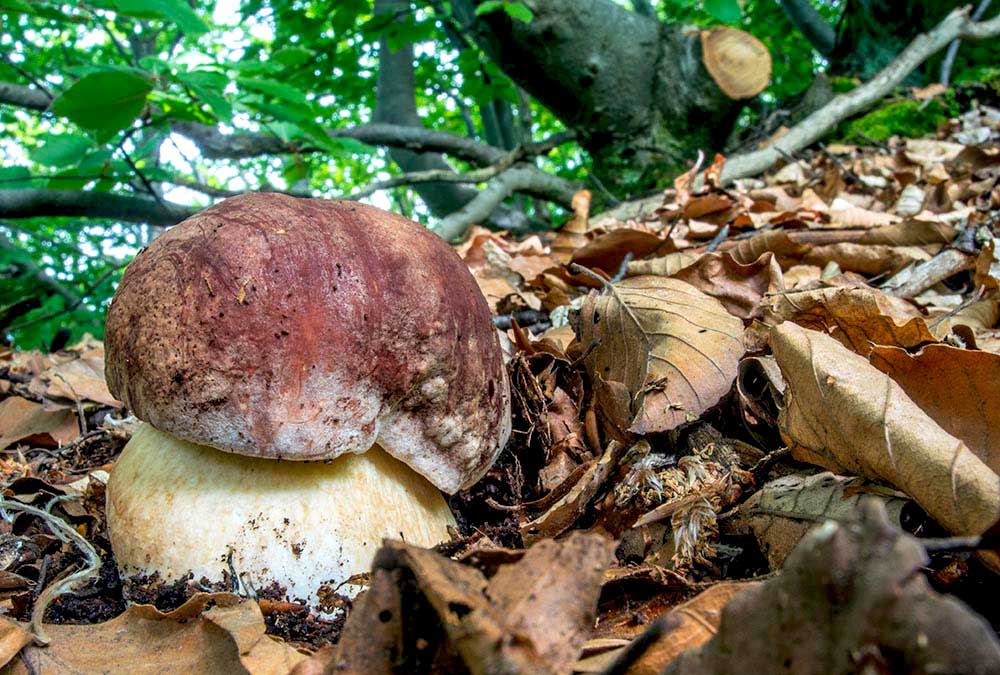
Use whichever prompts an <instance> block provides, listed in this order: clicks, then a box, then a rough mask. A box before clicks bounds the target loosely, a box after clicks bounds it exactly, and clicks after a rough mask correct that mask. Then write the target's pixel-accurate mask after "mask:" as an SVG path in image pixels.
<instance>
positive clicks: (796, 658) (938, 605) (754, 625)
mask: <svg viewBox="0 0 1000 675" xmlns="http://www.w3.org/2000/svg"><path fill="white" fill-rule="evenodd" d="M845 351H846V350H845ZM927 562H928V559H927V554H926V553H925V552H924V549H923V547H922V546H921V545H920V543H919V542H918V540H916V539H914V538H913V537H910V536H909V535H906V534H903V533H902V532H900V531H899V530H898V529H896V528H894V527H893V526H892V525H891V524H890V523H889V520H888V518H887V517H886V515H885V511H884V509H882V507H881V505H879V504H878V503H872V502H866V503H865V504H864V506H863V513H862V518H861V523H860V524H854V525H852V524H839V523H836V522H835V521H828V522H827V523H826V524H824V525H822V526H820V527H817V528H816V529H814V530H813V531H812V532H811V533H810V534H809V536H807V537H806V539H804V540H803V541H802V543H801V544H800V545H799V546H798V547H796V549H795V551H793V552H792V554H791V555H790V556H789V557H788V560H787V561H786V563H785V567H784V570H783V571H782V573H781V575H779V576H776V577H773V578H771V579H768V580H767V581H765V582H763V583H762V584H761V585H759V586H756V587H754V588H751V589H749V590H747V591H745V592H743V593H741V594H739V595H737V596H736V597H735V598H733V599H732V600H731V601H730V602H729V603H728V604H727V605H726V606H725V608H724V609H723V610H722V621H721V622H720V624H719V628H718V633H717V634H716V635H715V637H713V638H712V639H711V640H710V641H708V642H706V643H705V644H703V645H702V646H701V647H699V648H697V649H691V650H688V651H685V652H683V653H682V654H681V655H680V656H679V657H678V658H676V659H675V660H674V661H673V662H671V663H670V665H669V666H668V667H667V668H666V669H665V670H664V671H663V674H664V675H681V674H683V675H724V674H725V675H728V674H730V673H796V674H797V675H821V674H824V675H825V674H827V673H855V672H900V673H920V674H926V675H930V673H964V674H966V675H977V674H979V675H986V674H987V673H990V674H992V673H996V672H997V668H998V666H997V664H1000V641H998V640H997V635H996V633H994V632H993V629H992V628H991V627H990V625H989V624H988V623H987V622H986V620H985V619H983V618H982V617H981V616H979V615H977V614H975V613H974V612H973V611H972V610H970V609H969V608H968V607H966V606H965V605H964V604H962V603H961V602H959V601H958V600H956V599H955V598H953V597H950V596H946V595H940V594H938V593H936V592H934V591H933V590H931V588H930V586H929V585H928V583H927V580H926V578H925V577H924V575H923V574H921V573H920V572H921V569H922V568H923V567H924V566H926V565H927ZM862 663H863V664H865V665H866V666H867V669H866V668H863V667H862Z"/></svg>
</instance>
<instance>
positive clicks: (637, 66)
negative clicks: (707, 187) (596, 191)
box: [452, 0, 740, 196]
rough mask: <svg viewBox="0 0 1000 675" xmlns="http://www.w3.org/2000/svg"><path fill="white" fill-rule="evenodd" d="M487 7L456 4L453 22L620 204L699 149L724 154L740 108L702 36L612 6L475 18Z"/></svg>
mask: <svg viewBox="0 0 1000 675" xmlns="http://www.w3.org/2000/svg"><path fill="white" fill-rule="evenodd" d="M481 1H482V0H456V1H455V2H453V3H452V7H453V11H454V12H455V15H456V18H458V19H459V21H461V22H463V23H465V24H466V25H468V26H469V31H470V34H471V35H473V37H474V39H475V40H476V42H477V43H478V44H479V45H480V47H481V48H482V49H483V50H484V51H486V53H487V54H489V55H490V57H491V58H492V59H493V60H494V61H495V62H496V63H497V65H498V66H500V67H501V68H502V69H503V70H504V72H506V73H507V74H508V75H509V76H510V77H511V78H512V79H513V80H514V81H515V82H517V83H518V84H519V85H520V86H521V87H523V88H524V89H525V90H526V91H527V92H529V93H530V94H531V95H533V96H534V97H535V98H537V99H538V100H539V101H540V102H541V103H542V104H543V105H545V106H546V107H547V108H549V109H550V110H551V111H552V112H553V113H554V114H555V115H556V116H557V117H558V118H559V119H560V120H561V121H562V122H563V123H564V124H566V125H567V126H568V127H570V128H572V129H574V130H575V131H576V132H577V134H578V137H579V138H580V141H581V143H582V144H583V145H584V147H585V148H586V149H587V150H588V151H589V152H590V153H591V155H592V157H593V159H594V169H595V172H596V174H597V176H598V178H599V179H600V180H601V181H602V182H604V183H605V184H607V185H608V186H609V187H611V188H612V190H613V191H614V192H616V193H617V194H618V195H619V196H621V195H625V194H627V193H629V192H634V191H639V190H643V189H646V188H648V187H649V186H651V185H653V184H655V183H657V182H658V181H660V180H661V179H664V178H667V177H672V176H674V175H676V173H677V172H678V171H679V170H681V169H683V168H685V165H686V162H688V161H690V160H691V158H693V157H694V156H695V155H696V154H697V151H698V150H699V149H702V150H706V151H712V150H716V149H718V147H719V146H720V144H721V141H720V140H719V139H724V137H725V136H726V135H727V134H726V133H725V132H727V131H728V130H729V128H730V127H731V126H732V124H733V122H734V121H735V116H736V114H737V113H738V110H739V107H740V106H739V104H738V103H737V102H735V101H732V100H731V99H729V98H728V97H727V96H726V95H725V94H724V93H723V92H722V91H721V90H720V89H719V88H718V86H716V84H715V82H714V81H713V80H712V78H711V76H710V75H709V74H708V71H707V70H705V67H704V66H703V65H702V62H701V47H700V42H699V37H698V35H697V33H696V32H685V31H684V30H683V28H682V27H681V26H675V25H666V24H662V23H660V22H659V21H657V20H656V19H655V18H653V17H650V16H644V15H641V14H639V13H636V12H631V11H629V10H627V9H625V8H624V7H621V6H619V5H617V4H615V3H614V2H612V0H525V4H527V5H528V7H529V8H530V9H531V10H532V12H533V13H534V18H533V19H532V21H531V22H530V23H525V22H522V21H517V20H514V19H512V18H511V17H510V16H508V15H507V13H506V12H503V11H494V12H488V13H486V14H484V15H481V16H476V14H475V7H476V5H478V4H479V3H480V2H481ZM720 131H722V132H723V133H720Z"/></svg>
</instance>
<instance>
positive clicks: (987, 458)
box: [869, 345, 1000, 473]
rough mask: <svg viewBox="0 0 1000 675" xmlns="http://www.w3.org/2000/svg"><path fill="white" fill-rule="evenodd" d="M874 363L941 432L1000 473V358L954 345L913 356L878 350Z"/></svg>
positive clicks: (895, 350) (900, 351) (928, 348)
mask: <svg viewBox="0 0 1000 675" xmlns="http://www.w3.org/2000/svg"><path fill="white" fill-rule="evenodd" d="M869 359H870V360H871V363H872V365H873V366H875V367H876V368H878V369H879V370H881V371H882V372H883V373H885V374H886V375H888V376H889V377H891V378H892V379H893V380H894V381H895V382H896V384H898V385H899V386H900V387H901V388H902V389H903V391H905V392H906V395H907V396H909V397H910V399H912V400H913V402H914V403H916V404H917V405H918V406H920V409H921V410H923V411H924V412H925V413H927V415H929V416H930V417H931V419H933V420H934V421H935V422H937V423H938V424H939V425H940V426H941V428H942V429H944V430H945V431H947V432H948V433H949V434H951V435H952V436H954V437H956V438H958V439H959V440H961V441H962V442H963V443H965V445H966V446H967V447H968V448H969V450H971V451H972V452H973V453H975V455H976V456H977V457H979V459H981V460H983V462H985V463H986V465H987V466H989V467H990V468H991V469H993V471H994V472H997V473H1000V424H997V421H998V420H1000V355H997V354H991V353H990V352H980V351H970V350H967V349H958V348H956V347H952V346H951V345H927V346H926V347H924V348H923V349H921V350H920V351H919V352H917V353H915V354H911V353H909V352H907V351H906V350H904V349H900V348H898V347H885V346H878V345H876V346H874V347H873V348H872V353H871V355H870V356H869Z"/></svg>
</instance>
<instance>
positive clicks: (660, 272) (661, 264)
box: [625, 251, 701, 277]
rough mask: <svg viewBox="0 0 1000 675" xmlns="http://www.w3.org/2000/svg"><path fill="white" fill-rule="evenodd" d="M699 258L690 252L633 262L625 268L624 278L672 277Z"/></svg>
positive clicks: (678, 252)
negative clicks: (649, 275)
mask: <svg viewBox="0 0 1000 675" xmlns="http://www.w3.org/2000/svg"><path fill="white" fill-rule="evenodd" d="M699 257H701V256H700V255H699V254H697V253H691V252H690V251H675V252H674V253H668V254H666V255H663V256H660V257H658V258H650V259H649V260H633V261H632V262H630V263H629V264H628V265H626V267H625V276H626V277H640V276H642V275H644V274H653V275H656V276H660V277H672V276H673V275H675V274H676V273H677V272H680V271H681V270H682V269H684V268H685V267H687V266H688V265H690V264H692V263H694V262H695V261H696V260H698V258H699Z"/></svg>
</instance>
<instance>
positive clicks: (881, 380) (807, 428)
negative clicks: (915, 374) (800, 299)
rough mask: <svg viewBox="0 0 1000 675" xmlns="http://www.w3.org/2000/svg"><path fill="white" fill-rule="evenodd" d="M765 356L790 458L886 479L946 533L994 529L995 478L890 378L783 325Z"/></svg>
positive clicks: (998, 497) (823, 338) (812, 334)
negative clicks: (779, 399) (779, 379)
mask: <svg viewBox="0 0 1000 675" xmlns="http://www.w3.org/2000/svg"><path fill="white" fill-rule="evenodd" d="M771 348H772V350H773V351H774V357H775V359H776V360H777V362H778V365H779V366H780V367H781V372H782V374H783V375H784V377H785V382H786V383H787V385H788V390H787V392H786V397H785V404H786V407H785V409H784V410H782V412H781V416H780V419H779V424H780V427H781V432H782V435H783V436H785V437H786V439H787V442H788V444H789V446H791V447H792V452H793V454H794V455H795V457H796V458H797V459H799V460H801V461H806V462H809V463H811V464H816V465H818V466H822V467H824V468H826V469H828V470H830V471H834V472H836V473H845V472H846V473H851V474H855V475H861V476H866V477H869V478H874V479H878V480H884V481H887V482H889V483H891V484H893V485H895V486H896V487H897V488H899V489H900V490H902V491H903V492H905V493H906V494H907V495H909V496H910V497H912V498H913V499H914V501H916V502H917V503H918V504H920V506H922V507H923V509H924V510H925V511H927V513H928V514H930V515H931V517H933V518H934V519H935V520H937V521H938V522H939V523H940V524H941V525H943V526H944V527H945V528H947V529H948V530H949V531H951V532H953V533H955V534H979V533H982V532H985V531H986V529H987V528H989V527H990V526H991V525H993V523H994V522H996V521H997V515H998V514H1000V477H998V476H997V474H995V473H994V472H993V471H992V470H991V469H990V468H989V467H988V466H987V465H986V464H985V463H983V461H982V460H981V459H979V458H978V457H977V456H976V455H975V454H974V453H973V452H972V451H971V450H970V449H969V448H968V446H966V444H965V443H963V442H962V441H961V440H959V439H958V438H955V437H954V436H952V435H951V434H949V433H948V432H947V431H945V430H944V429H942V428H941V426H940V425H938V424H937V422H935V421H934V420H933V419H932V418H931V417H930V416H929V415H928V414H927V413H925V412H924V411H923V410H921V409H920V407H918V406H917V404H916V403H914V402H913V401H912V400H911V399H910V398H909V397H908V396H907V395H906V393H905V392H904V391H903V390H902V388H901V387H900V386H899V385H898V384H896V383H895V382H894V381H893V380H892V378H890V377H888V376H887V375H885V374H883V373H881V372H880V371H878V370H877V369H876V368H875V367H874V366H872V365H871V364H870V363H869V362H868V360H867V359H865V358H864V357H861V356H858V355H857V354H855V353H854V352H851V351H850V350H848V349H847V348H846V347H844V346H843V345H841V344H840V343H839V342H837V341H836V340H834V339H833V338H831V337H829V336H827V335H824V334H822V333H818V332H816V331H811V330H807V329H805V328H802V327H800V326H798V325H796V324H793V323H783V324H781V325H780V326H776V327H774V328H772V329H771Z"/></svg>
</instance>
